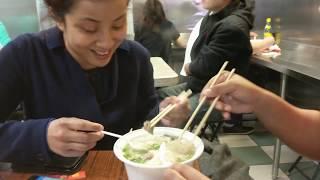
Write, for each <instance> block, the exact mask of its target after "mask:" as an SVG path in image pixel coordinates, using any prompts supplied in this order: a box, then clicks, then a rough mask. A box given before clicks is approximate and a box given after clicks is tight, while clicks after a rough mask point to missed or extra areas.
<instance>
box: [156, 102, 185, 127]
mask: <svg viewBox="0 0 320 180" xmlns="http://www.w3.org/2000/svg"><path fill="white" fill-rule="evenodd" d="M169 104H175V105H176V106H175V108H174V109H173V110H172V111H170V112H169V113H168V114H167V115H166V116H165V117H164V118H162V120H161V123H162V125H164V126H170V127H180V126H181V125H182V124H184V123H185V121H186V120H187V119H188V117H189V116H190V113H191V107H190V104H189V100H188V97H183V96H182V97H181V96H180V97H178V96H171V97H167V98H165V99H164V100H163V101H162V102H161V103H160V111H161V110H162V109H164V108H165V107H167V106H168V105H169Z"/></svg>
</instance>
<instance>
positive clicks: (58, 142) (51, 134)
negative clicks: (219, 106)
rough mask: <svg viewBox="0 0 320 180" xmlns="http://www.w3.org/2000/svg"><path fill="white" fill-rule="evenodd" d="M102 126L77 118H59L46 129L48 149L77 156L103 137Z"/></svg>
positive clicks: (68, 155)
mask: <svg viewBox="0 0 320 180" xmlns="http://www.w3.org/2000/svg"><path fill="white" fill-rule="evenodd" d="M102 130H103V126H102V125H100V124H97V123H94V122H90V121H87V120H83V119H78V118H59V119H56V120H54V121H52V122H51V123H50V124H49V126H48V130H47V141H48V146H49V148H50V150H51V151H52V152H54V153H56V154H58V155H61V156H64V157H78V156H82V155H83V154H84V153H85V152H87V151H88V150H90V149H92V148H93V147H94V146H95V145H96V143H97V141H99V140H101V139H102V138H103V134H102V132H101V131H102Z"/></svg>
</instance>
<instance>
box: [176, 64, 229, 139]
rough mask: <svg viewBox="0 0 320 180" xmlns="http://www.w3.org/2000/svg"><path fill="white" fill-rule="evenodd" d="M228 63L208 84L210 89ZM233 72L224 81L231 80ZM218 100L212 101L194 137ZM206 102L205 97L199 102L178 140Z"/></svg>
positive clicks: (217, 98)
mask: <svg viewBox="0 0 320 180" xmlns="http://www.w3.org/2000/svg"><path fill="white" fill-rule="evenodd" d="M228 63H229V62H228V61H226V62H225V63H224V64H223V65H222V67H221V69H220V70H219V72H218V74H217V75H216V77H215V78H214V79H213V81H212V83H211V84H210V88H212V87H213V86H214V85H215V83H216V82H217V80H218V79H219V77H220V75H221V74H222V72H223V71H224V69H225V68H226V67H227V65H228ZM234 72H235V69H232V70H231V72H230V73H229V75H228V77H227V79H226V81H228V80H229V79H230V78H231V76H232V74H233V73H234ZM219 98H220V96H217V97H216V98H215V99H214V100H213V102H212V104H211V105H210V107H209V109H208V111H207V112H206V114H205V115H204V117H203V118H202V120H201V122H200V124H199V126H198V127H197V129H196V131H195V134H196V135H199V133H200V131H201V129H202V128H203V126H204V125H205V123H206V122H207V120H208V117H209V115H210V114H211V112H212V110H213V108H214V107H215V105H216V103H217V102H218V100H219ZM206 100H207V97H206V96H205V97H203V98H202V99H201V101H200V102H199V104H198V106H197V108H196V109H195V111H194V112H193V113H192V115H191V117H190V118H189V120H188V122H187V124H186V125H185V127H184V128H183V131H182V133H181V135H180V136H179V139H181V138H182V136H183V134H184V133H185V131H186V130H187V129H188V128H189V126H190V125H191V123H192V121H193V120H194V118H195V117H196V115H197V113H198V112H199V110H200V108H201V107H202V105H203V104H204V102H205V101H206Z"/></svg>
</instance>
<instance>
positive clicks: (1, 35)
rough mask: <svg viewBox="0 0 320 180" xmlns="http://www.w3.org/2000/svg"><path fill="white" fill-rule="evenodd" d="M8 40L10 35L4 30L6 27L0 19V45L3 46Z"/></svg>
mask: <svg viewBox="0 0 320 180" xmlns="http://www.w3.org/2000/svg"><path fill="white" fill-rule="evenodd" d="M9 42H10V37H9V35H8V32H7V30H6V27H5V26H4V24H3V23H2V22H1V21H0V47H3V46H5V45H6V44H8V43H9Z"/></svg>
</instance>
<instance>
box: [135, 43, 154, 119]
mask: <svg viewBox="0 0 320 180" xmlns="http://www.w3.org/2000/svg"><path fill="white" fill-rule="evenodd" d="M136 44H137V43H136ZM135 48H137V49H136V51H137V52H140V53H139V54H138V60H139V62H140V72H139V76H140V80H139V90H138V94H139V95H138V96H139V99H140V101H139V109H138V113H139V115H138V116H139V117H138V118H139V119H141V120H142V123H143V122H144V121H145V120H148V119H151V118H153V117H154V116H155V115H156V114H158V112H159V102H158V96H157V94H156V91H155V88H154V79H153V68H152V64H151V61H150V54H149V52H148V51H147V50H146V49H145V48H143V47H142V46H141V45H139V44H137V46H136V47H135ZM141 125H142V124H141Z"/></svg>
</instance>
